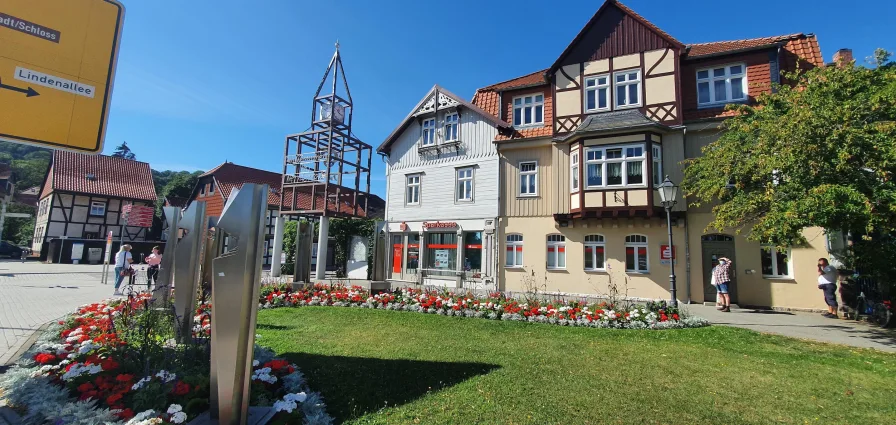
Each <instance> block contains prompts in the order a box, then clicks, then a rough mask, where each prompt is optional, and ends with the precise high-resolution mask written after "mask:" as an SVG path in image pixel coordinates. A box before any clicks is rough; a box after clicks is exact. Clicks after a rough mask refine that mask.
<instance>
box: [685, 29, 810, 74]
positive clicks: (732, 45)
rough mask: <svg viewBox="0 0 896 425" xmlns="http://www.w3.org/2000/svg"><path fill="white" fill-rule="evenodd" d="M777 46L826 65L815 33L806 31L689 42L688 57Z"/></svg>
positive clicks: (711, 55) (699, 57)
mask: <svg viewBox="0 0 896 425" xmlns="http://www.w3.org/2000/svg"><path fill="white" fill-rule="evenodd" d="M776 46H783V47H785V48H786V49H787V50H789V51H791V52H793V53H794V54H795V55H797V56H799V57H800V58H802V59H803V60H805V61H807V62H809V63H811V64H812V65H814V66H822V65H824V59H823V58H822V57H821V50H820V49H819V48H818V41H817V40H816V38H815V35H814V34H804V33H796V34H785V35H777V36H771V37H758V38H748V39H743V40H730V41H714V42H709V43H695V44H689V45H688V46H687V47H688V51H687V57H686V58H687V59H702V58H707V57H713V56H720V55H726V54H732V53H740V52H745V51H750V50H757V49H765V48H771V47H776Z"/></svg>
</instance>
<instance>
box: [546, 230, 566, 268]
mask: <svg viewBox="0 0 896 425" xmlns="http://www.w3.org/2000/svg"><path fill="white" fill-rule="evenodd" d="M547 266H548V268H549V269H565V268H566V237H565V236H563V235H548V264H547Z"/></svg>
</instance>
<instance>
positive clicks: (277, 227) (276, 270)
mask: <svg viewBox="0 0 896 425" xmlns="http://www.w3.org/2000/svg"><path fill="white" fill-rule="evenodd" d="M285 226H286V218H285V217H283V216H282V215H281V216H279V217H277V221H275V222H274V252H273V253H272V254H271V277H279V276H280V264H281V263H280V257H281V256H282V252H283V230H284V229H283V228H284V227H285ZM296 237H298V232H296ZM293 273H295V272H293Z"/></svg>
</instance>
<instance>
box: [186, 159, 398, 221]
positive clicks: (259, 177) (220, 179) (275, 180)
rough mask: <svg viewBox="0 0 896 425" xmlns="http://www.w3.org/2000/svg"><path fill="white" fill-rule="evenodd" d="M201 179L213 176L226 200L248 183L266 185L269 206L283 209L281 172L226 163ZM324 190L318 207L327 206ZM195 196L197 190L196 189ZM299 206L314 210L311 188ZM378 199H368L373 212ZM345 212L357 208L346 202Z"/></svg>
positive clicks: (288, 201) (300, 198)
mask: <svg viewBox="0 0 896 425" xmlns="http://www.w3.org/2000/svg"><path fill="white" fill-rule="evenodd" d="M199 177H200V178H203V177H212V178H214V179H215V182H216V183H217V191H218V193H219V195H220V196H222V197H223V198H224V199H225V200H226V199H227V198H229V197H230V193H231V192H232V191H233V190H234V189H239V188H241V187H243V184H245V183H256V184H266V185H268V186H269V190H268V206H269V207H279V206H280V197H281V195H282V194H283V191H282V182H283V176H282V175H281V174H279V173H274V172H272V171H267V170H261V169H258V168H252V167H246V166H244V165H237V164H234V163H232V162H225V163H223V164H221V165H219V166H217V167H215V168H212V169H211V170H209V171H207V172H205V173H204V174H202V175H201V176H199ZM322 190H323V189H319V190H318V193H317V195H316V197H317V202H316V205H318V206H320V205H323V202H324V196H323V194H322V193H321V191H322ZM335 190H336V185H334V184H331V185H330V191H331V193H335ZM286 193H287V196H286V199H284V206H286V207H289V206H290V205H291V203H292V199H291V193H292V192H290V191H289V189H287V192H286ZM194 196H195V189H194ZM297 199H298V201H297V204H299V209H305V210H310V209H311V188H310V187H305V188H302V189H301V190H300V191H299V193H298V195H297ZM377 200H380V201H382V198H380V197H379V196H376V195H374V194H370V198H368V205H369V206H370V207H371V209H375V208H376V206H377V205H378V204H377V202H378V201H377ZM358 204H359V207H358V210H359V211H360V212H363V211H364V208H363V204H362V203H361V202H358ZM382 204H383V205H385V201H382ZM339 208H340V209H341V211H342V212H343V213H351V212H353V208H351V203H350V202H346V201H343V202H342V203H341V205H340V206H339Z"/></svg>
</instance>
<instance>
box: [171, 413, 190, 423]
mask: <svg viewBox="0 0 896 425" xmlns="http://www.w3.org/2000/svg"><path fill="white" fill-rule="evenodd" d="M170 420H171V422H172V423H176V424H182V423H184V422H186V421H187V414H186V413H184V412H177V413H175V414H173V415H171V419H170Z"/></svg>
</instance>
